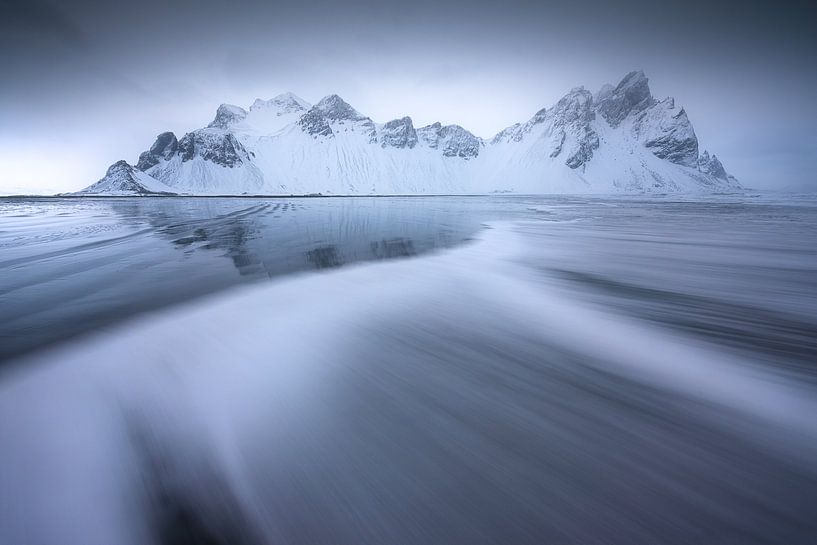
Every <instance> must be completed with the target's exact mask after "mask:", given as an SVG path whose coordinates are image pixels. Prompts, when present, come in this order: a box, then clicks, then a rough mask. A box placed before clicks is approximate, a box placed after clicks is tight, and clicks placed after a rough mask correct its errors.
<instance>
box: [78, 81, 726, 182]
mask: <svg viewBox="0 0 817 545" xmlns="http://www.w3.org/2000/svg"><path fill="white" fill-rule="evenodd" d="M698 148H699V146H698V139H697V137H696V135H695V131H694V129H693V127H692V124H691V122H690V121H689V118H688V116H687V114H686V112H685V111H684V109H683V108H679V107H677V106H676V105H675V102H674V100H673V99H672V98H667V99H664V100H660V101H659V100H656V99H655V98H654V97H653V96H652V94H651V92H650V89H649V85H648V80H647V78H646V76H645V75H644V74H643V73H642V72H631V73H629V74H627V75H626V76H625V77H624V78H623V79H622V81H621V82H620V83H619V84H618V85H617V86H615V87H614V86H612V85H606V86H605V87H603V88H602V89H601V90H600V91H599V92H598V93H596V94H595V95H593V94H592V93H590V92H589V91H587V90H585V89H584V88H581V87H579V88H575V89H573V90H571V91H570V92H569V93H568V94H567V95H565V96H564V97H563V98H562V99H561V100H559V102H558V103H557V104H556V105H555V106H553V107H551V108H543V109H542V110H540V111H539V112H537V113H536V114H535V115H534V116H533V117H532V118H531V119H530V120H528V121H527V122H525V123H518V124H516V125H513V126H511V127H508V128H507V129H505V130H503V131H501V132H500V133H499V134H497V135H496V136H495V137H493V138H492V139H490V140H488V141H485V140H482V139H480V138H478V137H476V136H474V135H473V134H471V133H470V132H468V131H467V130H466V129H464V128H462V127H460V126H458V125H448V126H443V125H441V124H440V123H434V124H432V125H429V126H426V127H420V128H417V127H414V124H413V122H412V120H411V118H410V117H403V118H400V119H394V120H391V121H388V122H386V123H382V124H381V123H375V122H374V121H373V120H372V119H371V118H369V117H367V116H366V115H364V114H362V113H360V112H358V111H357V110H355V109H354V108H353V107H352V106H351V105H349V104H348V103H346V102H345V101H344V100H343V99H342V98H340V97H339V96H337V95H329V96H327V97H325V98H323V99H322V100H321V101H319V102H318V103H317V104H315V105H310V104H309V103H307V102H305V101H304V100H302V99H300V98H298V97H297V96H295V95H293V94H291V93H286V94H283V95H279V96H277V97H275V98H273V99H271V100H266V101H264V100H260V99H258V100H256V101H255V102H254V103H253V105H252V106H251V107H250V108H249V110H245V109H243V108H241V107H238V106H233V105H229V104H223V105H221V106H220V107H219V108H218V111H217V112H216V116H215V119H214V120H213V121H212V122H211V123H210V124H209V125H208V126H207V127H205V128H202V129H198V130H195V131H192V132H190V133H187V134H185V135H184V136H183V137H182V138H181V139H177V138H176V136H175V135H174V134H173V133H162V134H160V135H159V136H158V138H157V139H156V142H155V143H154V144H153V145H152V146H151V148H150V149H149V150H148V151H146V152H144V153H142V154H141V155H140V157H139V161H138V163H137V165H136V169H137V170H138V171H139V172H141V173H142V174H143V175H145V176H146V177H147V178H144V179H145V180H147V181H148V185H149V183H151V182H150V180H153V181H155V182H156V183H159V184H162V185H163V186H164V187H167V188H170V191H175V192H181V193H190V194H308V193H322V194H326V195H333V194H334V195H349V194H351V195H356V194H435V193H436V194H440V193H446V194H461V193H489V192H493V191H508V192H518V193H587V192H602V193H607V192H616V191H626V192H677V191H683V192H689V191H722V190H728V189H734V188H738V187H739V184H738V183H737V180H735V179H734V177H732V176H730V175H729V174H728V173H727V172H726V170H725V169H724V168H723V165H722V164H721V162H720V161H719V160H718V159H717V157H716V156H714V155H712V156H710V155H709V153H708V152H704V153H702V154H699V149H698ZM145 187H147V185H145ZM109 191H110V190H109V189H107V185H105V184H102V185H100V183H99V182H98V183H97V184H94V185H93V186H91V187H89V188H88V189H86V190H85V192H93V193H98V192H103V193H108V192H109ZM118 191H127V190H126V189H121V188H120V189H118ZM137 192H142V193H143V191H137Z"/></svg>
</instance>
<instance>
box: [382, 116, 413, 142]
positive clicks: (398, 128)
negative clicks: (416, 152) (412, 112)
mask: <svg viewBox="0 0 817 545" xmlns="http://www.w3.org/2000/svg"><path fill="white" fill-rule="evenodd" d="M380 145H381V146H382V147H384V148H386V147H391V148H400V149H404V148H409V149H411V148H413V147H414V146H416V145H417V131H415V130H414V124H413V123H412V122H411V118H410V117H404V118H402V119H394V120H392V121H389V122H387V123H385V124H384V125H383V128H382V129H381V131H380Z"/></svg>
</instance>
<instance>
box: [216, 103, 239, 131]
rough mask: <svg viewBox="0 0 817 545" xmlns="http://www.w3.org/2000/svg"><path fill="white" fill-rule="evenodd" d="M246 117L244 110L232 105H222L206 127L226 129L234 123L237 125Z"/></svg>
mask: <svg viewBox="0 0 817 545" xmlns="http://www.w3.org/2000/svg"><path fill="white" fill-rule="evenodd" d="M245 117H247V111H246V110H245V109H244V108H241V107H239V106H235V105H233V104H222V105H221V106H219V107H218V110H216V117H215V119H213V121H211V122H210V124H209V125H207V127H208V128H218V129H228V128H230V126H231V125H233V124H234V123H237V122H239V121H241V120H243V119H244V118H245Z"/></svg>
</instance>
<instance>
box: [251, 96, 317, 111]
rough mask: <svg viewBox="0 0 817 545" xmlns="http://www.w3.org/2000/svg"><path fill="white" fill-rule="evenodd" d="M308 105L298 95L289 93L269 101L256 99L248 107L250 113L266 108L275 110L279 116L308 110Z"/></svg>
mask: <svg viewBox="0 0 817 545" xmlns="http://www.w3.org/2000/svg"><path fill="white" fill-rule="evenodd" d="M309 107H310V105H309V103H308V102H306V101H305V100H304V99H302V98H301V97H299V96H298V95H296V94H294V93H290V92H286V93H281V94H280V95H276V96H275V97H273V98H271V99H269V100H261V99H260V98H256V99H255V102H253V103H252V106H250V111H256V110H263V109H266V108H275V109H276V110H278V113H279V114H285V113H292V112H299V111H305V110H308V109H309Z"/></svg>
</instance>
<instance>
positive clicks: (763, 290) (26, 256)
mask: <svg viewBox="0 0 817 545" xmlns="http://www.w3.org/2000/svg"><path fill="white" fill-rule="evenodd" d="M284 204H287V205H288V206H287V210H286V214H289V215H286V214H285V213H284V212H285V211H284V210H283V206H284ZM276 205H278V208H277V209H274V207H275V206H276ZM2 206H3V207H4V208H3V211H4V213H3V215H2V222H3V223H2V227H1V228H0V231H2V233H0V237H2V238H0V240H2V250H0V251H2V254H0V255H2V264H0V271H2V277H0V278H2V283H3V292H2V296H1V297H3V305H2V310H0V311H1V312H2V313H3V317H4V318H5V319H4V320H3V325H2V326H0V327H2V328H3V335H4V337H3V338H4V343H5V339H11V340H12V341H14V342H17V343H18V344H17V345H16V346H13V347H12V348H11V349H6V348H5V347H4V350H5V354H7V355H8V356H13V355H16V356H18V357H16V358H14V359H11V360H10V361H8V362H7V363H6V365H5V366H4V368H3V372H2V374H0V444H3V445H4V448H3V449H1V450H0V542H4V543H5V542H9V543H66V542H71V543H73V542H82V543H99V544H109V543H120V544H126V543H159V544H169V543H216V544H220V543H225V544H226V543H231V544H235V543H327V544H330V543H333V544H334V543H350V544H352V543H356V544H359V543H373V544H374V543H407V544H419V543H463V544H465V543H468V544H474V543H486V544H488V543H531V544H534V543H535V544H541V543H558V544H574V543H575V544H619V543H620V544H632V543H662V544H663V543H671V544H672V543H678V544H686V543H712V544H724V543H735V544H738V543H740V544H744V543H757V544H775V543H787V544H801V543H802V544H810V543H815V541H817V522H816V521H817V462H815V460H817V419H816V418H815V415H817V364H816V363H815V362H817V236H815V235H817V201H815V200H814V198H812V197H807V196H799V197H796V198H792V197H777V196H773V195H721V196H712V197H708V198H706V199H695V198H687V199H679V198H677V197H671V196H666V197H653V198H649V199H647V198H634V197H516V196H498V197H474V198H459V199H457V198H404V199H396V198H395V199H390V198H377V199H314V200H312V199H302V200H277V199H268V200H263V199H262V200H242V199H223V200H218V199H191V200H185V199H167V200H166V199H122V200H118V199H109V200H88V201H84V200H81V201H74V200H70V201H44V202H40V201H5V202H4V203H3V204H2ZM122 209H126V210H128V212H127V213H123V212H122V211H121V210H122ZM117 210H119V211H118V212H117ZM390 257H398V258H402V259H384V258H390ZM309 271H311V272H309ZM248 280H249V281H248ZM227 288H229V289H227ZM152 291H156V292H158V293H161V294H164V295H163V297H164V298H157V299H156V301H155V302H153V303H151V304H149V305H148V304H143V303H144V301H145V300H150V298H151V297H154V294H153V293H151V292H152ZM80 292H81V293H80ZM94 293H96V294H97V295H94ZM10 295H11V296H12V297H13V298H12V299H9V298H8V297H9V296H10ZM9 302H10V303H12V304H11V305H8V306H7V304H8V303H9ZM63 307H64V308H63ZM112 309H113V310H112ZM60 313H62V314H60ZM83 313H84V314H83ZM95 313H102V314H104V315H106V316H107V318H106V319H105V320H103V321H102V322H100V323H99V324H97V325H94V326H93V327H84V328H82V327H74V329H72V330H71V331H69V332H67V333H65V332H63V333H61V334H59V335H57V334H56V333H49V332H47V331H46V332H42V330H40V329H38V324H40V321H39V320H40V319H45V317H50V318H49V319H50V320H51V322H50V323H51V324H52V325H53V324H56V326H55V327H57V328H59V327H61V325H62V324H63V323H64V322H73V321H84V320H88V319H92V317H93V316H94V315H95ZM105 313H107V314H105ZM89 317H91V318H89ZM24 324H29V325H28V326H26V325H24ZM44 329H47V328H44ZM26 335H31V336H30V337H29V338H28V340H24V341H19V340H15V339H18V338H20V337H26ZM37 335H39V337H37ZM35 337H36V338H38V339H41V340H40V341H37V342H36V343H35V342H33V341H31V339H33V338H35ZM58 341H61V342H58ZM38 343H42V344H44V345H46V346H45V347H39V349H37V348H35V345H36V344H38Z"/></svg>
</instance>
